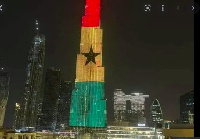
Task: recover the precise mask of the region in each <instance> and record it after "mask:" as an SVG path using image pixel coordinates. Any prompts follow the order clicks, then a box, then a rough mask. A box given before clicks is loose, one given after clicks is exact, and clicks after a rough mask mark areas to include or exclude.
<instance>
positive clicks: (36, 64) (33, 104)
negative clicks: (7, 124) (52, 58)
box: [20, 20, 45, 130]
mask: <svg viewBox="0 0 200 139" xmlns="http://www.w3.org/2000/svg"><path fill="white" fill-rule="evenodd" d="M35 26H36V29H35V30H36V33H35V36H34V37H33V41H32V45H31V47H30V50H29V54H28V63H27V68H26V82H25V89H24V93H23V95H22V102H21V118H20V119H21V121H20V122H21V128H22V129H23V130H29V129H31V130H34V128H35V126H36V121H37V115H38V104H39V99H40V97H41V84H42V75H43V68H44V58H45V36H44V35H42V34H40V33H39V23H38V21H37V20H36V22H35Z"/></svg>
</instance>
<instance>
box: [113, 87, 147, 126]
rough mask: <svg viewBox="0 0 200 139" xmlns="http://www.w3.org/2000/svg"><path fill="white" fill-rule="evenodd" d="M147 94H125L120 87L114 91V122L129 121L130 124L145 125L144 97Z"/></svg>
mask: <svg viewBox="0 0 200 139" xmlns="http://www.w3.org/2000/svg"><path fill="white" fill-rule="evenodd" d="M148 97H149V95H143V93H131V94H130V95H125V93H124V92H123V91H122V90H121V89H116V90H115V91H114V118H115V122H129V125H130V126H145V124H146V118H145V117H144V110H145V105H144V104H145V98H148Z"/></svg>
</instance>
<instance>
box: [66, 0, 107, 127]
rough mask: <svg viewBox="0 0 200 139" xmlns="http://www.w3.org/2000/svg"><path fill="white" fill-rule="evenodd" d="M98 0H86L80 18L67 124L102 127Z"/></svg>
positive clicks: (100, 36)
mask: <svg viewBox="0 0 200 139" xmlns="http://www.w3.org/2000/svg"><path fill="white" fill-rule="evenodd" d="M102 35H103V32H102V29H101V28H100V0H86V6H85V16H83V18H82V27H81V41H80V53H79V54H78V55H77V62H76V79H75V89H74V90H73V92H72V98H71V107H70V121H69V122H70V126H78V127H80V126H82V127H91V128H92V127H97V128H98V127H99V128H102V127H106V125H107V124H106V123H107V122H106V113H107V112H106V100H105V94H104V67H103V66H102V56H103V55H102Z"/></svg>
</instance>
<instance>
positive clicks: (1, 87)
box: [0, 68, 10, 127]
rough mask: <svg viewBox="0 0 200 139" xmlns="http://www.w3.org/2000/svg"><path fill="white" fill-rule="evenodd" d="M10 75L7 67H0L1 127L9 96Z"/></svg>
mask: <svg viewBox="0 0 200 139" xmlns="http://www.w3.org/2000/svg"><path fill="white" fill-rule="evenodd" d="M9 82H10V77H9V75H8V72H7V71H6V69H5V68H0V127H3V123H4V118H5V112H6V106H7V102H8V96H9Z"/></svg>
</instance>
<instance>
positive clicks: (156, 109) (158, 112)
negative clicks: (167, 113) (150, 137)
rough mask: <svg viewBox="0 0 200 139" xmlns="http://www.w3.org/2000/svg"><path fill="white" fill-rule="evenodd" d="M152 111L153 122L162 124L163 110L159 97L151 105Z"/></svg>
mask: <svg viewBox="0 0 200 139" xmlns="http://www.w3.org/2000/svg"><path fill="white" fill-rule="evenodd" d="M150 112H151V120H152V121H151V122H153V123H155V124H161V125H162V123H163V112H162V109H161V106H160V103H159V101H158V100H157V99H155V100H154V101H153V103H152V105H151V108H150Z"/></svg>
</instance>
